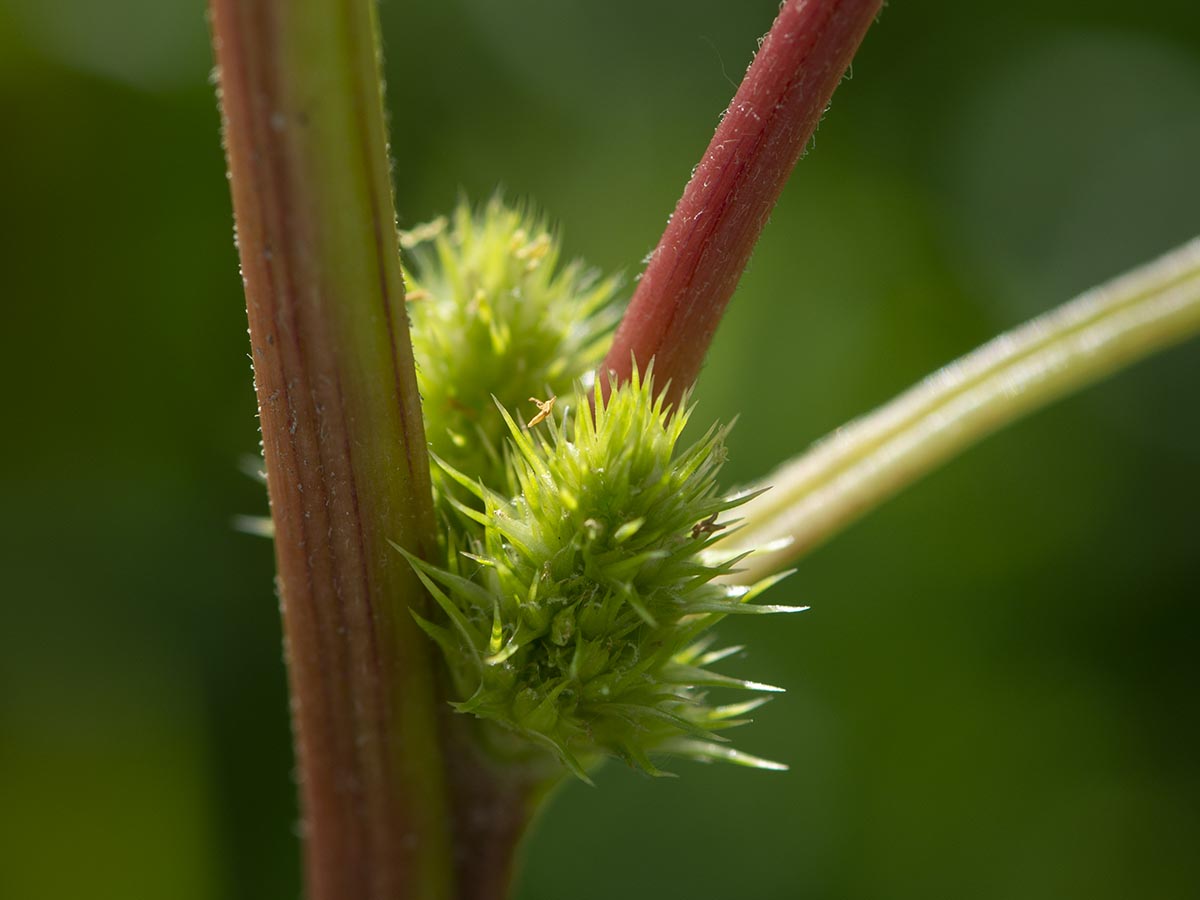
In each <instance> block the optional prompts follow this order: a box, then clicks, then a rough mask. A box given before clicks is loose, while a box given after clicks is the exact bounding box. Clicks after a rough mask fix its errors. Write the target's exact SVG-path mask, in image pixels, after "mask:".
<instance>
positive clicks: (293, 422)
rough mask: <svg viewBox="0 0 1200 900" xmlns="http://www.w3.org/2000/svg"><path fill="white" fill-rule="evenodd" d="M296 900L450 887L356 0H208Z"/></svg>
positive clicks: (410, 439)
mask: <svg viewBox="0 0 1200 900" xmlns="http://www.w3.org/2000/svg"><path fill="white" fill-rule="evenodd" d="M211 13H212V29H213V41H214V46H215V49H216V55H217V60H218V64H219V66H220V72H221V105H222V112H223V117H224V124H225V145H226V152H227V155H228V160H229V171H230V177H231V179H232V190H233V201H234V212H235V215H236V220H237V228H238V246H239V250H240V254H241V262H242V273H243V279H244V282H245V288H246V298H247V309H248V314H249V320H250V338H251V345H252V355H253V361H254V372H255V386H256V390H257V392H258V401H259V416H260V419H261V427H262V435H263V450H264V455H265V458H266V464H267V474H268V488H269V491H270V497H271V512H272V517H273V519H274V522H275V548H276V558H277V564H278V571H279V594H280V598H281V602H282V609H283V620H284V630H285V636H286V649H287V662H288V670H289V679H290V685H291V694H292V714H293V728H294V733H295V741H296V755H297V760H298V770H299V780H300V791H301V806H302V813H303V834H304V842H305V855H306V859H305V876H306V882H307V891H308V896H309V897H310V898H312V900H359V898H371V900H398V898H405V900H408V898H445V897H449V896H451V895H452V894H453V888H452V882H453V872H452V864H451V849H450V844H451V834H450V824H449V823H450V814H449V811H448V808H447V807H448V801H447V795H448V794H447V787H446V784H445V775H444V772H443V762H442V758H441V753H440V750H439V746H438V738H437V735H438V724H439V720H438V711H437V708H436V706H437V702H436V690H435V670H434V668H433V661H432V659H431V654H430V652H429V648H428V644H427V641H426V639H425V637H424V636H423V635H422V634H421V633H420V632H419V631H418V630H417V629H416V627H415V625H414V623H413V621H412V619H411V617H410V616H409V614H408V609H407V607H408V606H413V607H416V608H420V607H421V606H422V605H423V604H424V602H425V598H424V593H423V592H422V590H421V589H420V587H419V585H418V583H417V581H416V579H415V578H414V576H413V575H412V573H411V571H410V569H409V566H408V565H407V563H406V562H405V560H404V559H403V558H402V557H401V556H400V555H399V554H398V553H396V552H395V551H394V550H393V549H391V547H390V546H389V544H388V541H389V540H394V541H396V542H397V543H399V544H401V545H403V546H405V547H407V548H410V549H411V550H413V552H415V553H418V554H422V555H426V554H427V551H428V550H430V549H431V548H432V547H433V546H434V545H433V542H434V540H435V532H434V519H433V508H432V500H431V496H430V486H429V467H428V460H427V456H426V450H425V437H424V431H423V425H422V421H421V411H420V400H419V397H418V395H417V389H416V379H415V374H414V370H413V360H412V349H411V346H410V343H409V337H408V327H407V320H406V316H405V313H404V285H403V282H402V279H401V274H400V268H399V256H398V248H397V245H396V232H395V225H394V212H393V206H392V197H391V186H390V181H389V175H388V162H387V157H386V136H385V130H384V120H383V112H382V107H381V96H380V80H379V67H378V60H377V38H376V31H375V23H374V13H373V4H372V3H370V2H368V0H211Z"/></svg>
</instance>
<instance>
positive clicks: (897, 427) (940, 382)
mask: <svg viewBox="0 0 1200 900" xmlns="http://www.w3.org/2000/svg"><path fill="white" fill-rule="evenodd" d="M1197 332H1200V238H1197V239H1194V240H1192V241H1191V242H1190V243H1188V244H1185V245H1184V246H1182V247H1180V248H1178V249H1177V250H1174V251H1172V252H1170V253H1168V254H1166V255H1165V256H1163V257H1161V258H1159V259H1157V260H1155V261H1154V262H1151V263H1149V264H1147V265H1145V266H1143V267H1142V268H1140V269H1137V270H1135V271H1132V272H1129V273H1127V274H1125V275H1122V276H1120V277H1118V278H1116V279H1114V280H1113V281H1110V282H1108V283H1107V284H1103V285H1101V286H1099V287H1096V288H1093V289H1092V290H1090V291H1088V292H1087V293H1085V294H1083V295H1082V296H1080V297H1077V298H1076V299H1074V300H1072V301H1070V302H1069V303H1066V304H1064V305H1063V306H1061V307H1059V308H1058V309H1055V310H1053V311H1051V312H1049V313H1046V314H1045V315H1042V316H1039V317H1038V318H1036V319H1034V320H1032V321H1030V322H1027V323H1026V324H1024V325H1022V326H1020V327H1019V328H1017V329H1015V330H1013V331H1010V332H1008V333H1007V334H1004V335H1001V336H1000V337H998V338H996V339H995V340H993V341H991V342H990V343H988V344H985V345H984V346H982V347H980V348H979V349H978V350H975V351H974V352H972V353H969V354H968V355H966V356H964V357H962V358H961V359H959V360H957V361H956V362H953V363H951V364H950V365H948V366H946V367H944V368H942V369H940V370H938V371H937V372H935V373H934V374H933V375H931V376H929V377H928V378H926V379H925V380H924V381H922V382H921V383H920V384H918V385H916V386H915V387H913V388H911V389H910V390H908V391H906V392H905V393H903V394H901V395H900V396H899V397H897V398H896V399H894V400H892V401H891V402H890V403H888V404H886V405H884V406H882V407H880V408H879V409H877V410H876V411H874V412H872V413H870V414H869V415H867V416H864V417H863V418H861V419H858V420H856V421H854V422H851V423H849V424H848V425H846V426H844V427H842V428H839V429H838V430H837V431H835V432H834V433H833V434H831V435H829V436H828V437H826V438H825V439H824V440H822V441H820V442H818V443H817V444H815V445H814V446H813V447H812V448H811V449H810V450H809V451H808V452H807V453H805V454H803V455H801V456H799V457H797V458H796V459H794V460H792V461H791V462H788V463H785V464H784V465H783V466H782V467H780V468H779V469H778V470H776V471H775V472H774V473H772V474H771V475H770V476H769V477H768V478H766V479H764V481H763V485H764V486H765V485H770V486H771V489H770V490H769V491H767V492H766V493H765V494H763V495H762V496H760V497H757V498H755V499H754V500H752V501H750V502H749V503H747V504H746V505H745V506H744V507H743V508H742V513H743V516H744V518H745V527H744V528H742V529H741V530H740V531H738V532H736V533H735V534H733V535H731V537H730V538H729V540H728V542H727V543H728V549H738V548H759V549H758V551H757V552H755V553H754V554H753V555H752V556H750V557H749V558H748V559H747V560H746V561H745V562H744V563H743V564H742V571H741V572H740V573H739V574H738V575H736V576H735V580H737V581H739V582H741V583H746V584H750V583H753V582H755V581H757V580H759V579H761V578H763V577H764V576H766V575H769V574H771V573H772V572H776V571H778V570H779V569H780V568H782V567H783V566H785V565H787V564H788V563H790V562H792V561H794V560H796V559H798V558H800V557H801V556H803V555H805V554H806V553H808V552H809V551H810V550H812V549H813V548H814V547H816V546H818V545H819V544H821V543H823V542H824V541H826V540H827V539H829V538H830V537H832V536H833V535H834V534H836V533H837V532H839V531H841V530H842V529H843V528H845V527H846V526H847V525H849V524H851V523H852V522H854V521H855V520H857V519H858V518H859V517H861V516H863V515H865V514H866V513H868V512H870V511H871V510H873V509H874V508H875V507H877V506H879V505H880V504H881V503H883V502H884V501H885V500H887V499H888V498H889V497H891V496H892V495H893V494H895V493H897V492H898V491H900V490H901V489H902V488H905V487H907V486H908V485H910V484H912V483H913V482H915V481H917V480H918V479H920V478H921V477H922V476H924V475H925V474H926V473H927V472H930V471H931V470H933V469H935V468H936V467H938V466H939V465H941V464H942V463H944V462H946V461H947V460H949V459H951V458H953V457H954V456H957V455H958V454H959V453H961V452H962V451H963V450H965V449H966V448H968V447H970V446H971V445H972V444H974V443H976V442H977V441H980V440H982V439H983V438H985V437H987V436H988V435H990V434H992V433H993V432H995V431H998V430H999V429H1001V428H1003V427H1004V426H1006V425H1009V424H1010V423H1012V422H1015V421H1016V420H1018V419H1020V418H1021V417H1022V416H1025V415H1028V414H1029V413H1031V412H1034V411H1035V410H1038V409H1040V408H1041V407H1043V406H1046V405H1047V404H1049V403H1051V402H1053V401H1055V400H1057V399H1059V398H1060V397H1063V396H1066V395H1067V394H1069V393H1071V392H1073V391H1075V390H1078V389H1079V388H1081V387H1085V386H1087V385H1089V384H1093V383H1095V382H1097V381H1100V380H1101V379H1103V378H1105V377H1106V376H1108V375H1110V374H1112V373H1113V372H1115V371H1117V370H1118V369H1121V368H1123V367H1124V366H1127V365H1129V364H1131V363H1134V362H1136V361H1138V360H1140V359H1142V358H1143V357H1146V356H1149V355H1151V354H1152V353H1155V352H1156V351H1159V350H1162V349H1165V348H1166V347H1169V346H1172V345H1174V344H1177V343H1179V342H1181V341H1183V340H1186V339H1187V338H1189V337H1191V336H1193V335H1195V334H1196V333H1197ZM720 549H722V550H725V549H727V548H726V547H725V546H724V545H722V546H721V548H720Z"/></svg>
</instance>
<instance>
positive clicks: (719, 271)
mask: <svg viewBox="0 0 1200 900" xmlns="http://www.w3.org/2000/svg"><path fill="white" fill-rule="evenodd" d="M882 5H883V0H788V2H787V3H785V4H784V6H783V8H782V9H781V10H780V13H779V16H778V17H777V18H776V19H775V24H774V25H773V26H772V27H771V31H770V33H768V34H767V36H766V38H765V39H764V41H763V44H762V48H761V49H760V50H759V52H758V55H757V57H755V60H754V64H753V65H751V67H750V69H749V71H747V73H746V77H745V78H744V79H743V80H742V84H741V87H739V88H738V91H737V94H736V95H735V96H734V98H733V102H732V103H730V104H729V109H728V110H726V112H725V115H724V116H723V117H722V119H721V123H720V125H719V126H718V127H717V131H716V134H714V135H713V139H712V143H710V144H709V145H708V150H707V151H705V154H704V158H703V159H702V160H701V161H700V165H699V166H697V167H696V171H695V172H694V173H693V175H692V179H691V181H689V182H688V185H687V188H686V189H685V190H684V192H683V197H682V198H681V199H680V201H679V204H678V205H677V206H676V207H675V212H674V214H673V215H672V216H671V221H670V223H669V224H668V225H667V230H666V231H665V232H664V234H663V236H662V239H661V240H660V241H659V243H658V247H657V248H655V250H654V253H653V254H652V255H651V259H650V264H649V266H647V268H646V271H645V272H644V273H643V275H642V278H641V281H640V282H639V284H638V287H637V291H636V292H635V293H634V295H633V300H632V302H631V303H630V305H629V309H628V311H627V312H626V313H625V318H624V319H623V320H622V322H621V325H620V327H619V328H618V329H617V334H616V338H615V340H614V342H613V347H612V350H610V351H609V354H608V357H607V358H606V359H605V362H604V367H605V368H606V369H607V370H608V371H611V372H614V373H616V375H617V376H618V378H619V379H620V380H622V381H624V380H625V379H627V378H628V377H629V374H630V371H631V362H632V361H634V360H636V362H637V365H638V366H639V367H640V368H645V366H646V365H647V364H648V363H649V361H650V360H651V359H652V358H653V360H654V370H655V375H656V377H657V380H658V383H659V384H665V382H666V379H668V378H669V379H670V380H671V388H670V394H669V396H670V398H671V399H672V400H674V401H677V400H678V399H679V396H680V395H681V394H682V392H683V391H684V390H685V389H686V388H688V387H689V386H691V384H692V383H693V382H694V381H695V380H696V377H697V375H698V374H699V372H700V367H701V365H702V364H703V362H704V355H705V353H706V352H707V350H708V345H709V343H710V342H711V340H712V336H713V333H714V332H715V331H716V329H717V324H718V323H719V322H720V320H721V315H722V314H723V313H724V311H725V306H726V304H727V303H728V302H729V298H730V297H731V296H732V295H733V291H734V289H735V288H736V287H737V283H738V280H739V279H740V278H741V275H742V271H743V270H744V269H745V268H746V263H747V262H748V261H749V259H750V253H751V251H752V250H753V249H754V245H755V243H756V242H757V241H758V236H759V234H760V233H761V232H762V229H763V226H764V225H765V224H766V221H767V217H768V216H769V215H770V214H771V209H772V208H773V207H774V206H775V202H776V201H777V200H778V199H779V194H780V192H782V190H783V186H784V184H785V183H786V182H787V179H788V175H789V174H791V171H792V168H793V167H794V166H795V165H796V161H797V160H798V159H799V158H800V153H801V152H802V151H803V149H804V146H805V144H806V143H807V142H808V140H809V138H810V137H811V136H812V133H813V131H815V130H816V127H817V123H818V122H819V121H820V118H821V114H822V113H823V112H824V111H825V108H826V107H827V106H828V104H829V99H830V97H832V96H833V91H834V88H836V87H837V85H838V82H839V81H841V78H842V75H843V74H844V73H845V71H846V68H847V67H848V66H849V65H850V60H851V59H852V58H853V56H854V53H855V51H856V50H857V49H858V45H859V44H860V43H861V42H862V39H863V35H864V34H866V31H867V28H868V27H869V26H870V24H871V22H872V21H874V19H875V17H876V15H877V14H878V13H879V10H880V7H882Z"/></svg>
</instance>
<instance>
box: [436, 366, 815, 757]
mask: <svg viewBox="0 0 1200 900" xmlns="http://www.w3.org/2000/svg"><path fill="white" fill-rule="evenodd" d="M500 412H501V416H502V421H503V422H504V424H505V426H506V427H507V429H508V435H509V444H508V450H507V452H506V454H505V457H504V461H505V463H506V470H507V485H506V487H505V488H503V489H499V490H498V489H494V488H492V487H489V486H487V485H485V484H483V483H482V482H481V481H480V480H478V479H476V478H473V477H471V475H470V474H469V473H464V472H461V471H459V470H458V469H456V468H455V467H453V466H451V465H449V464H447V463H444V462H443V463H442V468H443V471H445V472H446V473H447V475H448V476H449V477H451V478H453V479H454V480H455V481H456V482H458V483H459V484H460V485H461V486H462V487H463V488H464V489H466V490H468V491H470V492H471V493H472V494H473V495H474V498H475V501H476V503H474V504H465V503H460V502H458V501H456V500H454V499H453V498H450V502H451V503H454V504H455V505H456V506H457V508H458V510H459V512H460V513H461V514H462V515H463V516H464V517H466V519H467V520H469V521H471V522H473V523H475V525H476V529H475V530H474V533H473V534H470V533H468V534H464V535H462V536H460V537H458V538H452V539H451V540H450V541H449V542H448V547H447V550H448V557H449V558H448V559H447V566H446V567H445V568H438V567H434V566H430V565H428V564H426V563H422V562H419V561H417V560H415V559H414V560H413V564H414V566H415V567H416V568H417V570H418V573H419V574H420V575H421V577H422V580H423V581H424V582H425V584H426V586H427V587H428V588H429V590H430V592H431V593H432V594H433V596H434V597H435V598H436V599H437V601H438V603H439V605H440V606H441V608H442V610H443V611H444V613H445V615H446V618H447V624H438V623H434V622H429V621H425V620H421V624H422V627H424V628H425V630H426V631H427V632H428V633H429V634H430V635H431V636H433V637H434V639H435V640H436V641H437V642H438V643H439V644H440V645H441V647H442V649H443V651H444V652H445V655H446V658H447V660H448V662H449V664H450V669H451V671H452V673H453V675H454V680H455V683H456V686H457V689H458V690H459V692H460V695H461V697H462V700H461V702H459V703H458V704H457V707H458V709H460V710H461V711H463V712H469V713H473V714H475V715H476V716H479V717H481V718H484V719H486V720H489V721H491V722H493V723H496V724H498V725H500V726H502V727H504V728H506V729H508V730H510V731H512V732H516V733H517V734H520V735H522V736H524V737H526V738H528V739H530V740H532V741H533V742H535V743H537V744H539V745H541V746H543V747H546V748H548V749H550V750H551V751H553V752H554V753H555V754H556V755H557V756H558V757H559V759H561V760H562V761H563V762H564V763H565V764H566V765H567V766H569V767H570V768H571V769H572V770H573V771H574V772H575V773H576V774H577V775H579V776H580V777H582V778H585V779H586V777H587V776H586V768H587V766H588V765H589V764H590V763H591V762H592V761H594V760H596V759H597V758H599V757H601V756H605V755H609V756H616V757H620V758H622V759H625V760H627V761H628V762H630V763H631V764H634V765H636V766H638V767H640V768H642V769H644V770H646V771H648V772H651V773H655V774H660V772H659V770H658V768H657V767H656V766H655V764H654V763H653V762H651V760H650V757H649V754H650V753H653V752H656V751H663V752H669V753H674V754H678V755H684V756H691V757H695V758H699V759H706V760H711V759H724V760H729V761H733V762H740V763H743V764H747V765H755V766H764V767H777V766H776V764H773V763H768V762H766V761H763V760H759V759H756V758H754V757H751V756H748V755H745V754H741V753H739V752H737V751H734V750H732V749H730V748H728V747H727V746H726V745H725V744H724V741H723V739H722V738H721V737H720V736H719V735H717V734H716V732H718V731H720V730H723V729H726V728H729V727H732V726H734V725H738V724H742V723H743V722H744V721H745V719H743V718H742V716H743V715H744V714H745V713H746V712H748V711H749V710H751V709H753V708H754V707H756V706H758V705H760V704H761V703H762V702H764V698H762V697H758V698H755V699H752V700H750V701H748V702H742V703H734V704H725V705H718V704H715V703H713V702H712V701H711V700H710V698H709V692H710V690H711V689H720V688H738V689H743V690H750V691H753V692H770V691H774V690H776V689H775V688H771V687H769V686H767V685H761V684H757V683H754V682H748V681H742V680H739V679H734V678H730V677H727V676H723V675H720V674H717V673H715V672H713V671H712V670H711V669H710V668H709V666H710V665H711V664H713V663H715V662H716V661H718V660H719V659H721V658H723V657H724V656H726V655H728V654H729V653H731V652H735V650H736V648H734V649H731V650H727V651H716V652H709V651H708V648H709V646H710V643H709V639H708V636H707V635H705V632H707V631H708V629H709V628H710V627H711V626H712V625H714V624H715V623H716V622H717V621H718V620H719V619H721V618H722V617H723V616H725V615H728V614H731V613H770V612H784V611H791V610H792V609H793V608H791V607H777V606H761V605H755V604H752V603H750V602H749V601H751V600H753V599H754V598H755V597H756V596H757V595H758V594H759V593H760V592H761V591H762V590H763V589H765V588H766V587H767V586H768V583H767V582H764V583H761V584H759V585H757V586H755V587H754V588H750V589H746V588H733V587H729V586H726V585H723V584H720V583H718V582H716V581H715V579H717V578H719V576H722V575H725V574H728V573H729V572H730V571H731V570H732V568H733V567H734V566H735V565H736V563H737V561H738V559H739V558H740V557H739V558H733V559H724V560H721V559H719V558H717V557H716V556H715V554H714V552H713V550H712V544H713V543H714V542H715V541H716V540H717V538H718V537H719V532H720V530H721V529H722V528H724V527H725V526H726V524H727V523H724V522H719V517H720V516H722V515H723V514H725V513H727V512H728V511H729V510H731V509H732V508H734V507H735V506H737V505H738V504H739V503H741V502H743V501H744V500H745V499H748V498H746V497H725V496H723V495H722V494H721V493H720V491H719V490H718V487H717V482H716V476H717V472H718V470H719V469H720V467H721V464H722V462H723V461H724V458H725V448H724V437H725V433H726V431H725V429H722V428H716V427H714V428H713V429H710V430H709V432H708V433H707V434H706V435H704V437H702V438H701V439H700V440H698V441H696V442H695V443H693V444H691V445H690V446H687V447H684V448H681V447H680V446H679V443H680V437H681V434H682V432H683V430H684V427H685V426H686V424H687V420H688V416H689V414H690V410H687V409H683V410H679V411H676V412H674V413H673V414H672V411H671V410H669V409H668V408H665V407H664V401H663V396H662V395H661V394H659V395H657V396H656V395H655V393H654V389H653V381H652V378H651V377H650V375H649V374H647V376H646V377H645V378H641V377H639V375H638V374H637V372H636V371H635V373H634V376H633V379H632V380H631V381H630V382H629V383H628V384H626V385H622V386H617V385H616V384H615V383H614V384H613V385H612V390H611V392H610V395H609V397H608V399H607V400H605V399H604V397H603V395H602V392H601V391H600V390H599V386H598V385H597V387H596V391H595V396H594V398H593V400H592V403H591V404H589V403H588V402H587V401H586V399H585V400H584V402H583V403H581V404H580V406H579V408H578V409H577V410H576V411H574V413H573V414H571V413H569V412H567V411H566V410H563V411H562V414H561V415H559V416H557V417H556V416H553V415H552V416H550V417H549V421H548V423H547V424H546V425H544V426H542V427H540V428H538V429H534V430H526V429H524V428H522V427H521V426H520V425H519V424H518V423H517V422H516V421H514V419H513V418H512V417H511V416H510V415H509V414H508V413H507V412H506V411H504V410H503V409H501V410H500ZM775 580H778V579H771V583H773V582H774V581H775Z"/></svg>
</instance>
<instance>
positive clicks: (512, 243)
mask: <svg viewBox="0 0 1200 900" xmlns="http://www.w3.org/2000/svg"><path fill="white" fill-rule="evenodd" d="M401 243H402V245H403V246H404V247H405V248H406V250H407V251H408V255H409V257H410V260H411V268H410V269H409V270H408V271H407V272H406V280H407V283H408V286H409V291H408V296H409V299H410V301H411V302H409V304H408V310H409V315H410V317H411V320H412V338H413V352H414V355H415V357H416V361H417V379H418V384H419V386H420V390H421V395H422V399H423V408H424V414H425V420H426V432H427V434H428V438H429V441H430V445H431V447H432V449H433V451H434V452H435V453H436V454H437V455H438V456H440V457H441V458H442V459H444V460H446V461H447V462H448V463H450V464H451V465H452V466H454V467H455V468H457V469H459V470H460V471H463V472H468V473H470V474H471V476H472V477H473V478H481V479H482V480H483V481H484V483H485V484H488V485H490V486H499V485H501V484H503V478H504V470H503V460H502V455H503V449H502V448H503V443H504V437H505V434H506V433H507V432H506V428H505V424H504V421H503V419H502V418H501V416H500V414H499V412H498V410H497V409H496V406H495V404H494V402H493V400H492V398H493V397H496V398H498V399H499V400H500V401H501V402H502V403H504V404H506V405H508V406H510V407H515V405H516V404H518V403H525V402H526V401H527V398H528V397H530V396H538V397H542V396H551V397H553V396H556V395H557V394H560V393H565V392H568V391H570V390H571V389H572V386H573V385H574V384H575V382H576V380H577V379H579V378H580V377H582V376H583V375H584V374H585V373H587V372H589V371H591V370H592V369H594V368H595V366H596V365H597V364H598V363H599V362H600V360H601V359H602V358H603V356H604V353H605V351H606V350H607V348H608V342H609V338H610V333H611V330H612V328H613V326H614V325H615V324H616V320H617V317H618V309H617V306H616V304H615V302H614V297H615V294H616V290H617V286H618V284H619V280H618V279H615V278H608V279H600V278H599V277H598V276H597V275H596V273H595V272H593V271H591V270H589V269H587V268H586V267H585V266H584V265H583V264H582V263H581V262H579V261H574V262H571V263H568V264H566V265H561V266H560V265H559V257H560V244H559V241H558V239H557V237H556V236H554V235H552V234H551V232H550V231H549V230H548V229H547V227H546V224H545V221H544V220H543V219H542V218H540V217H538V216H536V215H534V214H532V213H530V212H529V211H528V210H525V209H521V208H513V207H509V206H506V205H505V204H504V203H503V202H502V201H501V200H500V198H499V197H495V198H493V199H492V200H491V201H490V202H489V203H488V204H486V205H485V206H484V207H483V208H482V209H480V210H478V211H472V209H471V208H470V206H469V205H468V204H466V203H465V202H463V203H460V204H459V206H458V208H457V209H456V210H455V212H454V214H453V216H452V217H451V218H450V220H449V221H447V220H446V219H445V218H442V219H439V220H437V221H435V222H432V223H430V224H428V225H424V226H421V227H419V228H417V229H414V230H413V231H411V232H406V233H403V234H401ZM443 486H444V480H443Z"/></svg>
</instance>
